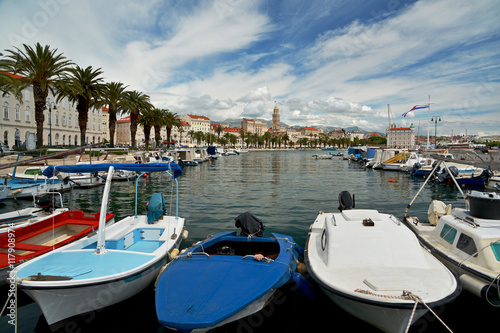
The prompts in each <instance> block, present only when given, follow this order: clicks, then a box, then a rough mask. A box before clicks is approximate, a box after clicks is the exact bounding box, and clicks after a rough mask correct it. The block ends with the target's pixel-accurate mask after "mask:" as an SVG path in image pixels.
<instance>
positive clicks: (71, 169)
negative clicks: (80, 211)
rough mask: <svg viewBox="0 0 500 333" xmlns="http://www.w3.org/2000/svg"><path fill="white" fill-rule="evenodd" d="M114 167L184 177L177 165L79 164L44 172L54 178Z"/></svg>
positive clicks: (51, 167)
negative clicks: (166, 172)
mask: <svg viewBox="0 0 500 333" xmlns="http://www.w3.org/2000/svg"><path fill="white" fill-rule="evenodd" d="M110 166H113V167H114V168H115V169H117V170H127V171H136V172H160V171H170V172H171V173H172V176H173V177H174V178H177V177H179V176H180V175H182V169H181V167H180V166H179V165H178V164H177V163H98V164H77V165H57V166H52V165H50V166H48V167H46V168H45V170H44V171H43V175H44V176H46V177H49V178H50V177H54V175H55V174H56V173H57V172H66V173H85V172H90V173H93V172H99V171H108V170H109V167H110Z"/></svg>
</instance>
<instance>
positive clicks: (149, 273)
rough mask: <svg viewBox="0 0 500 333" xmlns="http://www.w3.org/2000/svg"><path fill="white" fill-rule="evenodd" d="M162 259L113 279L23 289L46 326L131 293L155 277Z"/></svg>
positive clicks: (127, 296)
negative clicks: (57, 286) (66, 285)
mask: <svg viewBox="0 0 500 333" xmlns="http://www.w3.org/2000/svg"><path fill="white" fill-rule="evenodd" d="M165 262H166V258H165V259H163V260H161V261H159V262H158V263H156V264H155V265H154V266H151V267H149V268H148V269H146V270H144V271H142V272H139V273H137V274H134V275H130V276H126V277H123V278H120V279H118V280H116V281H112V282H106V283H96V284H89V285H84V286H75V287H68V288H64V287H61V288H50V287H48V288H43V287H39V288H29V287H26V288H23V291H24V292H26V293H27V294H28V295H29V296H30V297H31V298H32V299H33V300H34V301H35V302H36V303H37V304H38V305H39V307H40V309H41V310H42V313H43V315H44V317H45V319H46V320H47V323H48V324H49V325H57V324H58V323H60V322H61V321H63V320H65V319H67V318H71V317H75V316H77V315H81V314H85V313H88V312H91V311H96V310H99V309H103V308H105V307H108V306H111V305H113V304H117V303H119V302H122V301H124V300H126V299H128V298H130V297H133V296H135V295H136V294H138V293H139V292H140V291H142V290H144V289H145V288H146V287H147V286H149V285H150V284H151V283H152V282H153V281H154V279H155V278H156V277H157V275H158V273H159V271H160V269H161V266H162V265H163V264H164V263H165Z"/></svg>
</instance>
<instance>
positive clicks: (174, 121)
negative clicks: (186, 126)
mask: <svg viewBox="0 0 500 333" xmlns="http://www.w3.org/2000/svg"><path fill="white" fill-rule="evenodd" d="M165 111H166V114H165V118H166V122H165V126H166V127H167V142H168V144H169V145H170V142H171V141H170V134H171V133H172V128H174V126H175V127H177V128H179V132H180V129H181V128H182V122H181V119H180V118H179V116H178V115H177V113H175V112H170V111H168V109H165Z"/></svg>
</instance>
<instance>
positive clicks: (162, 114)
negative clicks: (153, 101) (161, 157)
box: [151, 108, 169, 147]
mask: <svg viewBox="0 0 500 333" xmlns="http://www.w3.org/2000/svg"><path fill="white" fill-rule="evenodd" d="M151 112H152V114H153V117H154V121H153V124H152V125H153V128H154V133H155V143H156V147H159V146H160V140H161V128H162V127H163V126H167V122H168V113H169V112H168V110H167V109H157V108H153V109H152V110H151Z"/></svg>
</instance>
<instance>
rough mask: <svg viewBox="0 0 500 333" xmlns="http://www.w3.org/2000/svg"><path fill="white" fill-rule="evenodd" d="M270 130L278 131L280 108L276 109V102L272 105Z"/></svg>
mask: <svg viewBox="0 0 500 333" xmlns="http://www.w3.org/2000/svg"><path fill="white" fill-rule="evenodd" d="M272 131H273V132H279V131H280V109H278V104H275V105H274V110H273V127H272Z"/></svg>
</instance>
